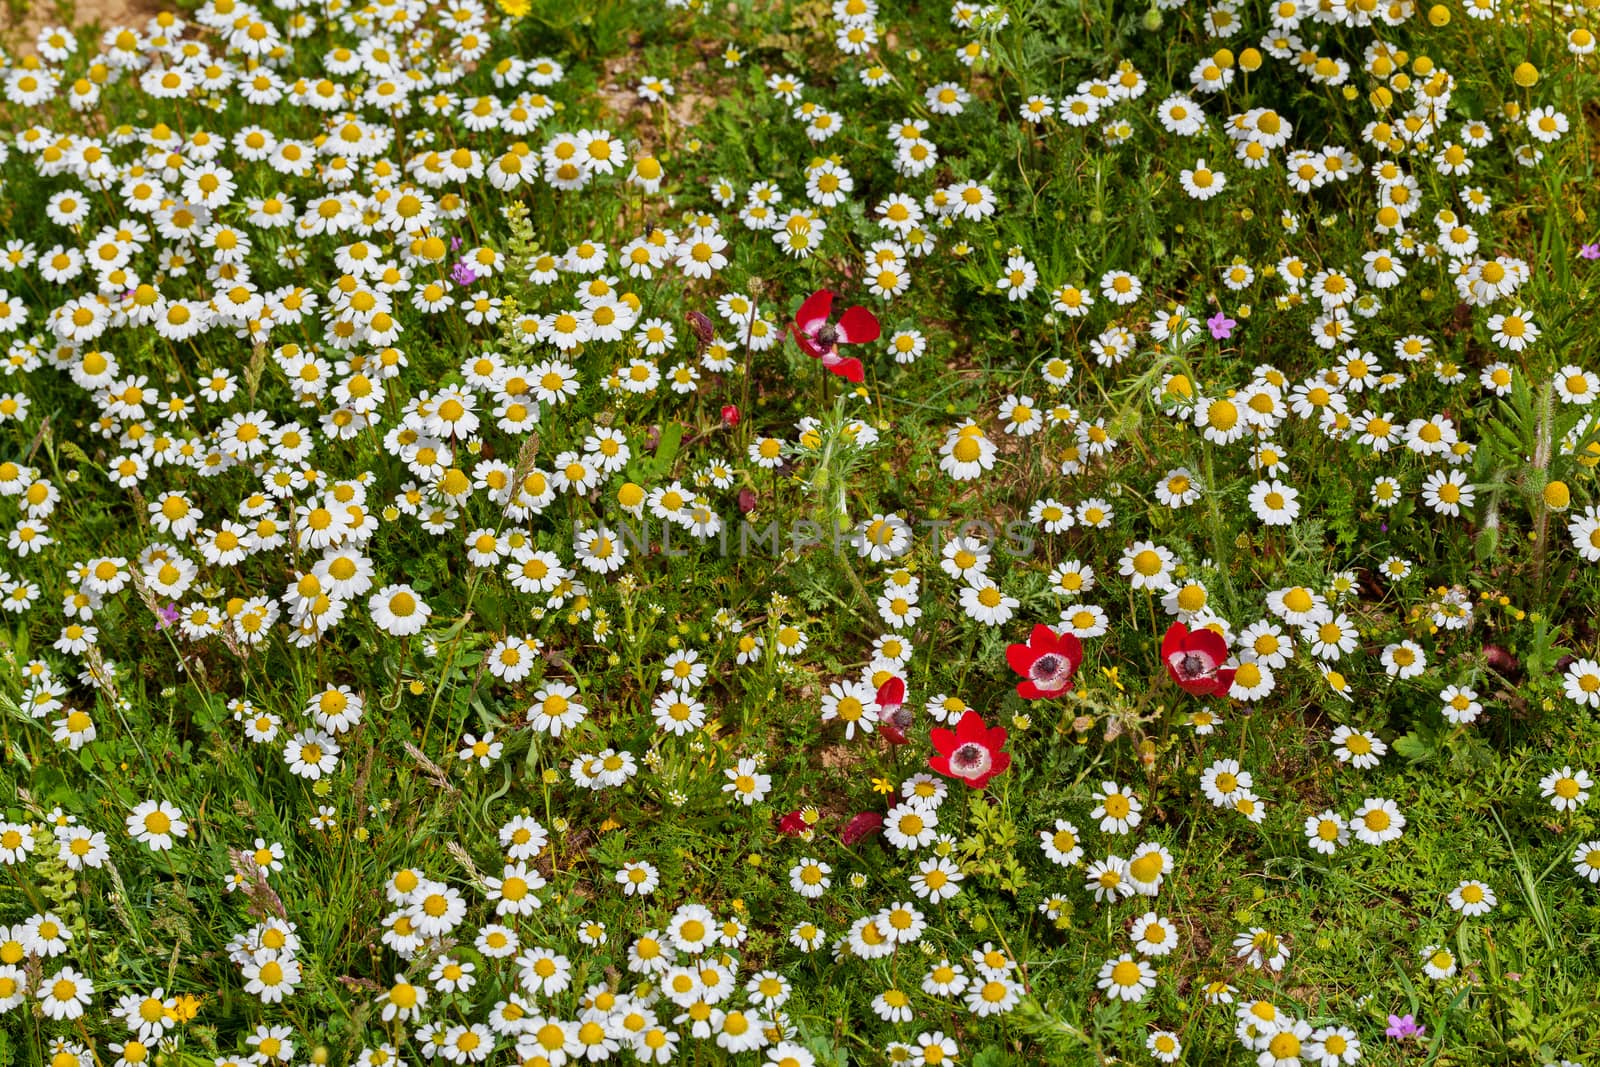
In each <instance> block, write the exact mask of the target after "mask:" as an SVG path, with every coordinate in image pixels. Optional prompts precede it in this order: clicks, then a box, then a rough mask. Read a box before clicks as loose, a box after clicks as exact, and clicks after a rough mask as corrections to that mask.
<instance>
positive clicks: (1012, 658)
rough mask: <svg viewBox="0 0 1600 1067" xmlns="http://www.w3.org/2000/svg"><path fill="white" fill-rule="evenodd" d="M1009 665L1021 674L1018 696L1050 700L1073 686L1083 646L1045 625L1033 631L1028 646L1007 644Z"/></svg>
mask: <svg viewBox="0 0 1600 1067" xmlns="http://www.w3.org/2000/svg"><path fill="white" fill-rule="evenodd" d="M1006 662H1007V663H1009V664H1011V669H1012V670H1014V671H1016V672H1017V673H1018V674H1020V675H1022V678H1023V680H1022V681H1020V682H1018V683H1017V695H1018V696H1020V697H1022V698H1023V699H1024V700H1048V699H1050V698H1051V697H1056V696H1060V695H1061V694H1062V693H1065V692H1066V691H1067V688H1068V687H1069V686H1071V685H1072V676H1073V674H1075V673H1076V672H1077V670H1078V664H1080V663H1082V662H1083V644H1082V643H1081V642H1080V641H1079V640H1078V639H1077V637H1075V636H1074V635H1072V634H1058V633H1056V632H1055V631H1054V630H1052V629H1050V627H1048V626H1046V625H1044V624H1043V623H1040V624H1038V625H1037V626H1035V627H1034V628H1033V633H1031V634H1029V635H1028V643H1027V644H1025V645H1007V646H1006Z"/></svg>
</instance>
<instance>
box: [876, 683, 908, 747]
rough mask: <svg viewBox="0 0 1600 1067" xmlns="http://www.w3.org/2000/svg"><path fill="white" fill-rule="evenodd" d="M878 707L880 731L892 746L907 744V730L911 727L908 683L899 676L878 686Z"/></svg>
mask: <svg viewBox="0 0 1600 1067" xmlns="http://www.w3.org/2000/svg"><path fill="white" fill-rule="evenodd" d="M873 703H875V704H877V705H878V729H879V731H881V732H882V734H883V736H884V737H885V738H887V739H888V741H889V743H890V744H893V745H903V744H905V743H906V728H907V727H909V726H910V725H911V709H910V708H908V707H906V682H905V679H904V678H901V677H899V676H898V675H896V676H893V677H891V678H890V679H889V680H888V681H887V682H884V683H883V684H882V685H880V686H878V695H877V696H876V697H874V698H873Z"/></svg>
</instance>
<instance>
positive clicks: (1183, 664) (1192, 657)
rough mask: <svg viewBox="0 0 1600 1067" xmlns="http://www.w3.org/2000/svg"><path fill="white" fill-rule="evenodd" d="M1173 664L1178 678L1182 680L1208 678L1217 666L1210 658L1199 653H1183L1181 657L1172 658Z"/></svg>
mask: <svg viewBox="0 0 1600 1067" xmlns="http://www.w3.org/2000/svg"><path fill="white" fill-rule="evenodd" d="M1173 662H1174V664H1175V665H1176V667H1177V669H1178V677H1179V678H1182V679H1184V680H1188V679H1191V678H1209V677H1211V676H1212V675H1213V674H1215V673H1216V670H1217V665H1216V663H1215V662H1214V661H1213V660H1212V659H1211V657H1210V656H1207V655H1203V654H1202V653H1199V652H1185V653H1183V654H1182V655H1181V656H1174V657H1173Z"/></svg>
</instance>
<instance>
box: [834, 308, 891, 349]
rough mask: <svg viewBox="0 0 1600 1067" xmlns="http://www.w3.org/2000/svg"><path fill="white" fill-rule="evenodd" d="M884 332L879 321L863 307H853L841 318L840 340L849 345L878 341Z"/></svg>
mask: <svg viewBox="0 0 1600 1067" xmlns="http://www.w3.org/2000/svg"><path fill="white" fill-rule="evenodd" d="M882 332H883V330H882V329H881V328H880V327H879V326H878V319H877V317H876V316H875V315H873V314H872V312H870V311H868V310H867V309H866V308H863V307H853V308H851V309H850V310H849V311H846V312H845V313H844V314H843V315H840V316H839V339H840V340H841V341H843V342H844V343H845V344H847V345H858V344H862V343H863V342H866V341H876V340H877V339H878V335H879V334H880V333H882Z"/></svg>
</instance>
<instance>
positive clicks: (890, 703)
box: [875, 678, 906, 708]
mask: <svg viewBox="0 0 1600 1067" xmlns="http://www.w3.org/2000/svg"><path fill="white" fill-rule="evenodd" d="M875 699H876V700H877V703H878V705H879V706H880V707H885V708H888V707H894V706H895V705H898V704H904V703H905V702H906V683H905V680H904V679H902V678H890V679H889V680H888V681H887V682H884V683H883V684H882V685H880V686H879V687H878V695H877V697H876V698H875Z"/></svg>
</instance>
